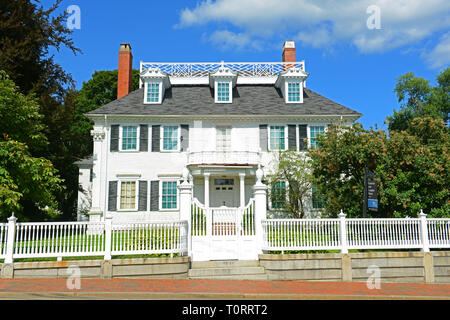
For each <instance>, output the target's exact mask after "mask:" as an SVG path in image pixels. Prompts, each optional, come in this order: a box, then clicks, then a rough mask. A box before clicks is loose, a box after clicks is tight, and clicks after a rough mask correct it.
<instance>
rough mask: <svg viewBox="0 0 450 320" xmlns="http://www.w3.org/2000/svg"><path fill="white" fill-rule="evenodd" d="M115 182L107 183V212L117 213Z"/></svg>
mask: <svg viewBox="0 0 450 320" xmlns="http://www.w3.org/2000/svg"><path fill="white" fill-rule="evenodd" d="M117 184H118V182H117V181H110V182H109V192H108V211H117Z"/></svg>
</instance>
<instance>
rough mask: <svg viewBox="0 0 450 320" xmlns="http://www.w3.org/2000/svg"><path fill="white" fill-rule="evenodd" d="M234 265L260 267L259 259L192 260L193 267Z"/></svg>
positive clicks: (231, 266)
mask: <svg viewBox="0 0 450 320" xmlns="http://www.w3.org/2000/svg"><path fill="white" fill-rule="evenodd" d="M234 267H259V261H258V260H216V261H214V260H213V261H192V262H191V269H202V268H234Z"/></svg>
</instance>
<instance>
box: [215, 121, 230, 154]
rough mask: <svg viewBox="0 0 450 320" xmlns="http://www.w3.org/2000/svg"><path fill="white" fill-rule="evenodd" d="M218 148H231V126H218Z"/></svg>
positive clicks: (219, 149)
mask: <svg viewBox="0 0 450 320" xmlns="http://www.w3.org/2000/svg"><path fill="white" fill-rule="evenodd" d="M216 149H217V151H228V150H230V149H231V127H228V126H218V127H216Z"/></svg>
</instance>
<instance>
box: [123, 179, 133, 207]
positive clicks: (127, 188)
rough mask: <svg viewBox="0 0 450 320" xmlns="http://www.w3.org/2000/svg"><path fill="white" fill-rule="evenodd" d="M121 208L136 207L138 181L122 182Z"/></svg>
mask: <svg viewBox="0 0 450 320" xmlns="http://www.w3.org/2000/svg"><path fill="white" fill-rule="evenodd" d="M120 209H136V181H122V182H121V184H120Z"/></svg>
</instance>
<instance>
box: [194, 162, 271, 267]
mask: <svg viewBox="0 0 450 320" xmlns="http://www.w3.org/2000/svg"><path fill="white" fill-rule="evenodd" d="M256 171H257V167H256V166H239V167H236V166H235V167H230V166H204V167H203V166H196V167H192V168H190V175H191V177H192V180H191V182H193V183H191V186H192V187H193V197H192V203H191V210H190V211H191V212H190V222H191V226H190V227H191V231H192V232H191V234H192V239H191V243H192V255H191V257H192V259H193V260H194V261H205V260H224V259H230V260H232V259H239V260H247V259H250V260H252V259H257V255H258V250H257V248H258V243H257V242H258V241H257V234H256V224H255V221H256V216H255V213H256V212H255V199H254V197H253V187H254V185H255V181H256V180H257V179H256ZM196 195H197V196H198V197H196ZM199 198H200V199H201V200H203V201H201V200H200V199H199ZM264 212H265V211H264ZM264 218H265V217H263V219H264Z"/></svg>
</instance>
